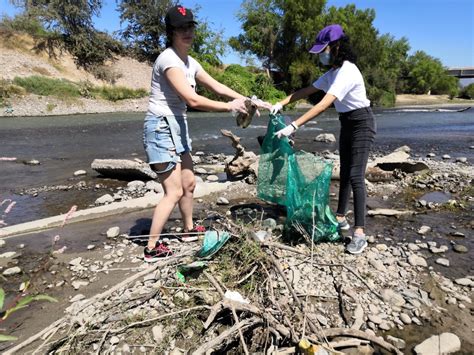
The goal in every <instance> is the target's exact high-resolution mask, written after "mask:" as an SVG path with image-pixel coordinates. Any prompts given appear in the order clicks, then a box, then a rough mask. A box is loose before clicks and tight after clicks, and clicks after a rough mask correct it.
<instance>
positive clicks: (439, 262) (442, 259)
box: [435, 258, 449, 267]
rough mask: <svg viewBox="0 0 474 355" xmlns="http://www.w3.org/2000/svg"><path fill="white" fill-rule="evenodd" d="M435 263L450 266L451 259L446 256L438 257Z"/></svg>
mask: <svg viewBox="0 0 474 355" xmlns="http://www.w3.org/2000/svg"><path fill="white" fill-rule="evenodd" d="M435 263H436V264H438V265H442V266H446V267H448V266H449V260H448V259H446V258H438V259H436V261H435Z"/></svg>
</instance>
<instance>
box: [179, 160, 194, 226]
mask: <svg viewBox="0 0 474 355" xmlns="http://www.w3.org/2000/svg"><path fill="white" fill-rule="evenodd" d="M181 161H182V163H181V164H182V165H181V169H182V170H181V186H182V187H183V196H182V197H181V199H180V200H179V202H178V205H179V209H180V211H181V216H182V218H183V224H184V230H188V231H189V230H191V229H193V194H194V188H195V187H196V178H195V176H194V171H193V159H192V157H191V154H190V153H186V154H183V155H182V156H181Z"/></svg>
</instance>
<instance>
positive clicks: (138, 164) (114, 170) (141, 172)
mask: <svg viewBox="0 0 474 355" xmlns="http://www.w3.org/2000/svg"><path fill="white" fill-rule="evenodd" d="M91 168H92V169H93V170H95V171H97V172H98V173H99V174H101V175H104V176H107V177H111V178H115V179H123V180H134V179H141V180H154V179H156V178H157V177H158V176H157V175H156V173H155V172H154V171H153V170H152V169H151V168H150V166H149V165H148V164H147V163H145V162H142V161H134V160H127V159H94V161H93V162H92V164H91Z"/></svg>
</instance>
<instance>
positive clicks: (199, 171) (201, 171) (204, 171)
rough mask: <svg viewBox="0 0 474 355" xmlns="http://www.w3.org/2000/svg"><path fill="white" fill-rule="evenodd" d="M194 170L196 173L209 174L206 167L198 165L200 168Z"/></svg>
mask: <svg viewBox="0 0 474 355" xmlns="http://www.w3.org/2000/svg"><path fill="white" fill-rule="evenodd" d="M194 172H195V173H196V174H202V175H206V174H207V170H206V169H204V168H201V167H198V168H196V169H194Z"/></svg>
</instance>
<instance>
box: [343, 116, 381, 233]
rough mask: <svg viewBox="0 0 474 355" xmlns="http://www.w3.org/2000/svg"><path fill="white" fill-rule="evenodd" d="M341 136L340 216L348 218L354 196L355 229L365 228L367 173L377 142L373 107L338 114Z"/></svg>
mask: <svg viewBox="0 0 474 355" xmlns="http://www.w3.org/2000/svg"><path fill="white" fill-rule="evenodd" d="M339 120H340V121H341V133H340V136H339V152H340V158H341V173H340V183H341V186H340V188H339V202H338V206H337V214H338V215H341V216H342V215H345V213H346V212H347V205H348V203H349V198H350V194H351V188H352V192H353V195H354V217H355V228H357V227H361V228H364V227H365V199H366V194H367V193H366V190H365V170H366V168H367V160H368V158H369V151H370V148H371V147H372V144H373V143H374V138H375V133H376V130H377V129H376V124H375V119H374V115H373V113H372V110H371V109H370V107H365V108H360V109H357V110H354V111H350V112H345V113H341V114H339Z"/></svg>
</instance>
